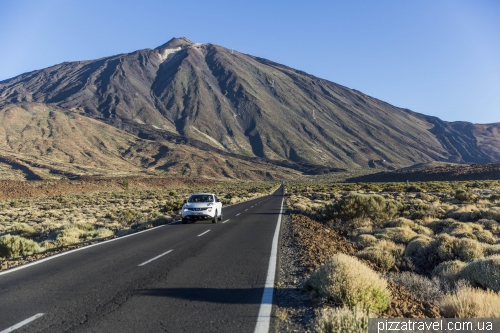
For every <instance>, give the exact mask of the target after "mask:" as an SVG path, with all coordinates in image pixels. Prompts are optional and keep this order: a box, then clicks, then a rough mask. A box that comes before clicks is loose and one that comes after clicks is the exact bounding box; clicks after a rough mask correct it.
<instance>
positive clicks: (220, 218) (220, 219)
mask: <svg viewBox="0 0 500 333" xmlns="http://www.w3.org/2000/svg"><path fill="white" fill-rule="evenodd" d="M219 221H222V211H221V212H220V216H219Z"/></svg>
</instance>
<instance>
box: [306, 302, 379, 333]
mask: <svg viewBox="0 0 500 333" xmlns="http://www.w3.org/2000/svg"><path fill="white" fill-rule="evenodd" d="M368 318H375V316H373V315H368V314H367V313H366V311H363V310H359V309H349V308H347V307H343V308H337V309H332V308H327V309H323V310H322V311H320V312H319V314H318V316H317V318H316V322H315V326H314V329H315V331H316V332H317V333H338V332H349V333H366V332H368Z"/></svg>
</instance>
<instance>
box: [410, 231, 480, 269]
mask: <svg viewBox="0 0 500 333" xmlns="http://www.w3.org/2000/svg"><path fill="white" fill-rule="evenodd" d="M484 250H485V246H484V245H483V244H481V243H479V242H478V241H475V240H472V239H466V238H464V239H459V238H456V237H453V236H449V235H447V234H441V235H438V236H436V237H435V239H433V240H429V238H424V236H419V237H416V238H415V239H413V240H412V241H411V242H410V243H409V244H408V245H407V246H406V249H405V253H404V255H405V256H406V257H408V258H410V260H411V261H412V262H413V264H414V265H415V266H416V267H417V269H418V270H419V272H421V273H425V274H427V273H430V272H432V270H433V269H434V268H435V267H436V266H437V265H439V264H440V263H442V262H444V261H450V260H457V259H458V260H461V261H471V260H474V259H478V258H482V257H483V256H484Z"/></svg>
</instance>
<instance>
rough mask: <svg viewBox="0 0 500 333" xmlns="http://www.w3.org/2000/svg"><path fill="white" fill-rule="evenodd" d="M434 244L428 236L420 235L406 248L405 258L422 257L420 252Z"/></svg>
mask: <svg viewBox="0 0 500 333" xmlns="http://www.w3.org/2000/svg"><path fill="white" fill-rule="evenodd" d="M431 242H432V238H431V237H428V236H423V235H419V236H417V237H415V238H413V239H412V240H411V241H410V242H409V243H408V244H407V245H406V248H405V252H404V255H405V257H409V258H412V257H415V256H418V255H420V252H421V251H422V250H423V249H424V248H426V247H427V246H428V245H429V244H430V243H431Z"/></svg>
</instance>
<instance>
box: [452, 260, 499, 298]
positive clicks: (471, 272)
mask: <svg viewBox="0 0 500 333" xmlns="http://www.w3.org/2000/svg"><path fill="white" fill-rule="evenodd" d="M458 277H459V278H460V279H464V280H467V281H469V282H470V283H471V284H472V285H473V286H478V287H482V288H488V289H491V290H493V291H496V292H498V291H500V255H498V254H497V255H493V256H489V257H486V258H482V259H477V260H474V261H472V262H470V263H468V264H467V266H465V267H464V268H462V270H460V272H459V273H458Z"/></svg>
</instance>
